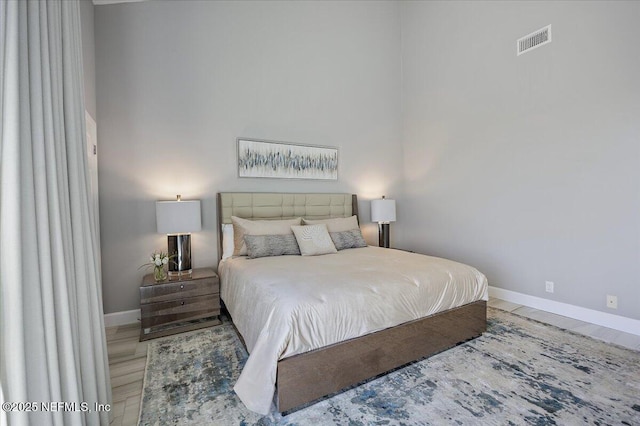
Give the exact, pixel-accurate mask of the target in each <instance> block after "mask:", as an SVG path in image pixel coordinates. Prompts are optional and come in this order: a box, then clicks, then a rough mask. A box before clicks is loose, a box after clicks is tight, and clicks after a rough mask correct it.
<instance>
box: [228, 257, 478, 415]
mask: <svg viewBox="0 0 640 426" xmlns="http://www.w3.org/2000/svg"><path fill="white" fill-rule="evenodd" d="M218 269H219V273H220V277H221V297H222V300H224V303H225V304H226V306H227V309H228V310H229V313H230V314H231V317H232V318H233V322H234V324H235V325H236V327H237V329H238V331H239V332H240V334H242V337H243V338H244V341H245V343H246V345H247V349H248V350H249V359H248V360H247V363H246V365H245V367H244V369H243V370H242V373H241V375H240V377H239V379H238V382H237V383H236V385H235V387H234V390H235V392H236V393H237V395H238V396H239V397H240V399H241V400H242V402H243V403H244V404H245V405H246V406H247V408H249V409H250V410H252V411H255V412H257V413H260V414H268V413H269V411H270V409H271V403H272V400H273V395H274V391H275V381H276V368H277V362H278V360H280V359H283V358H286V357H289V356H291V355H295V354H299V353H303V352H307V351H310V350H312V349H317V348H320V347H323V346H327V345H330V344H333V343H337V342H339V341H342V340H347V339H351V338H354V337H358V336H362V335H364V334H368V333H372V332H375V331H378V330H382V329H385V328H389V327H393V326H396V325H399V324H402V323H404V322H407V321H411V320H415V319H418V318H421V317H425V316H428V315H432V314H434V313H437V312H440V311H445V310H447V309H451V308H454V307H458V306H462V305H465V304H467V303H471V302H474V301H477V300H481V299H482V300H487V299H488V293H487V279H486V278H485V276H484V275H483V274H481V273H480V272H478V270H476V269H475V268H472V267H470V266H467V265H464V264H461V263H458V262H453V261H451V260H446V259H441V258H436V257H429V256H424V255H420V254H414V253H408V252H404V251H400V250H390V249H383V248H379V247H365V248H358V249H349V250H343V251H340V252H338V253H335V254H328V255H324V256H278V257H264V258H259V259H248V258H246V257H236V258H231V259H226V260H223V261H222V262H220V266H219V268H218Z"/></svg>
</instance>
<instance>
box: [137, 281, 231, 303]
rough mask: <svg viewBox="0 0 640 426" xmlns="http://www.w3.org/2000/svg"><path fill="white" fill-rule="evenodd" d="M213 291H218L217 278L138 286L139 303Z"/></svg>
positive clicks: (211, 292) (199, 294)
mask: <svg viewBox="0 0 640 426" xmlns="http://www.w3.org/2000/svg"><path fill="white" fill-rule="evenodd" d="M214 293H220V284H219V281H218V279H217V278H207V279H200V280H197V281H186V280H185V281H179V282H174V283H172V282H169V283H166V284H155V285H148V286H143V287H140V303H142V304H145V303H156V302H164V301H169V300H176V299H178V298H180V299H184V298H187V297H195V296H201V295H207V294H214Z"/></svg>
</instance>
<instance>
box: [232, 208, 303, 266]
mask: <svg viewBox="0 0 640 426" xmlns="http://www.w3.org/2000/svg"><path fill="white" fill-rule="evenodd" d="M301 220H302V219H301V218H299V217H297V218H295V219H285V220H249V219H242V218H240V217H236V216H231V222H232V223H233V242H234V244H233V255H234V256H246V255H247V245H246V244H245V243H244V236H245V235H286V234H291V225H300V222H301Z"/></svg>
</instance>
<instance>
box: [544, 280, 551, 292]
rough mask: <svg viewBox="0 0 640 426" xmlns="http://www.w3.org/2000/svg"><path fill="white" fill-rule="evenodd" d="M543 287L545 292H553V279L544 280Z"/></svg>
mask: <svg viewBox="0 0 640 426" xmlns="http://www.w3.org/2000/svg"><path fill="white" fill-rule="evenodd" d="M544 289H545V291H546V292H547V293H553V281H545V282H544Z"/></svg>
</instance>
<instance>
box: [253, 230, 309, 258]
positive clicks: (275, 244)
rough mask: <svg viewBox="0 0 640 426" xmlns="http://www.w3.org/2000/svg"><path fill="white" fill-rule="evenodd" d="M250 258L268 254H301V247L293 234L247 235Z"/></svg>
mask: <svg viewBox="0 0 640 426" xmlns="http://www.w3.org/2000/svg"><path fill="white" fill-rule="evenodd" d="M244 243H245V244H246V246H247V255H248V256H249V259H257V258H259V257H268V256H284V255H289V254H292V255H295V254H297V255H300V247H298V242H297V241H296V237H295V236H294V235H293V234H288V235H245V236H244Z"/></svg>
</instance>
